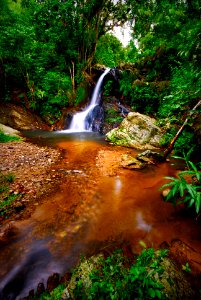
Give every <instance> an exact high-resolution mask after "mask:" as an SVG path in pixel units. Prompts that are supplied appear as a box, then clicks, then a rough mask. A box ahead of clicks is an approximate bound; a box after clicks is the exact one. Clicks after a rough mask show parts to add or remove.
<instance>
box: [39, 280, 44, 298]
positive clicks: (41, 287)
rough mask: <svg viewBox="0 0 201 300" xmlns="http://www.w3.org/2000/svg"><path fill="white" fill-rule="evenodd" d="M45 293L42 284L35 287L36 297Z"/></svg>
mask: <svg viewBox="0 0 201 300" xmlns="http://www.w3.org/2000/svg"><path fill="white" fill-rule="evenodd" d="M44 292H45V286H44V283H43V282H40V283H39V284H38V286H37V295H38V296H40V295H41V294H42V293H44Z"/></svg>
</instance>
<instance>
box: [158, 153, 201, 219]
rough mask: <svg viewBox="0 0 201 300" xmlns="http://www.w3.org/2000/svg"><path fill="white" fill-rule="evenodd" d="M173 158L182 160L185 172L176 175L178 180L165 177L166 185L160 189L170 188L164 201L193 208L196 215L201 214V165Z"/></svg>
mask: <svg viewBox="0 0 201 300" xmlns="http://www.w3.org/2000/svg"><path fill="white" fill-rule="evenodd" d="M175 158H178V159H183V160H185V163H186V170H184V171H181V172H179V173H178V178H175V177H165V179H167V180H169V182H168V183H166V184H164V185H163V186H162V187H161V190H162V189H165V188H170V190H169V192H168V194H167V196H166V197H165V199H164V200H165V201H169V202H171V203H172V204H173V205H175V206H176V205H179V204H184V205H185V206H186V207H187V208H193V210H195V212H196V214H199V213H200V212H201V171H200V169H201V163H197V164H194V163H193V162H192V161H190V160H188V157H186V156H184V158H183V157H178V156H175Z"/></svg>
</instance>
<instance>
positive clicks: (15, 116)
mask: <svg viewBox="0 0 201 300" xmlns="http://www.w3.org/2000/svg"><path fill="white" fill-rule="evenodd" d="M0 123H2V124H4V125H6V126H10V127H12V128H15V129H17V130H32V129H44V130H48V129H49V127H48V126H47V125H46V124H45V123H44V122H43V121H42V120H41V118H40V117H39V116H37V115H36V114H34V113H33V112H31V111H30V110H28V109H26V108H25V107H22V106H19V105H16V104H12V103H4V104H0Z"/></svg>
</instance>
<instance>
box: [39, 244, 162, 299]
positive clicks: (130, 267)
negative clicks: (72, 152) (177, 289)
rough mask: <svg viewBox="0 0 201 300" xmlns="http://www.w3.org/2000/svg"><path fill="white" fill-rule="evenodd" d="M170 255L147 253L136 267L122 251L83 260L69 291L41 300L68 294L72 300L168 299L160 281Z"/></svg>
mask: <svg viewBox="0 0 201 300" xmlns="http://www.w3.org/2000/svg"><path fill="white" fill-rule="evenodd" d="M167 252H168V250H165V249H163V250H157V251H155V250H154V249H153V248H150V249H144V250H143V251H142V253H141V254H140V255H139V256H137V258H136V261H135V262H134V263H132V262H131V261H129V259H128V258H127V257H125V256H124V255H123V254H122V251H119V250H117V251H115V252H114V253H112V254H111V255H110V256H108V257H107V258H106V259H104V258H103V256H101V257H99V258H97V259H96V258H95V257H92V258H90V259H88V260H87V259H83V261H81V263H80V265H78V267H77V268H75V269H74V271H73V274H72V278H71V280H70V282H69V285H68V287H67V288H64V286H63V285H62V286H59V287H58V288H57V289H55V290H54V291H53V292H51V293H50V294H48V293H45V294H43V295H41V296H40V299H53V298H54V299H61V298H62V295H65V294H66V295H67V294H68V295H69V293H70V296H68V297H69V298H72V299H167V298H166V295H165V292H164V286H163V284H162V280H161V279H162V278H163V273H164V271H165V266H164V259H165V257H166V256H167ZM95 261H96V262H95ZM82 267H83V269H82ZM63 297H64V296H63ZM35 299H38V298H37V295H36V298H35Z"/></svg>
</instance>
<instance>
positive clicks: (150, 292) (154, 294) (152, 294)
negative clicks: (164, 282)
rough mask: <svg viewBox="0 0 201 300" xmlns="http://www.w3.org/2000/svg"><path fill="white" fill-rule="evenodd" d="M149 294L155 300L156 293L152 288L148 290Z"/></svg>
mask: <svg viewBox="0 0 201 300" xmlns="http://www.w3.org/2000/svg"><path fill="white" fill-rule="evenodd" d="M148 293H149V296H150V297H151V298H155V296H156V293H155V291H154V289H152V288H150V289H148Z"/></svg>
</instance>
